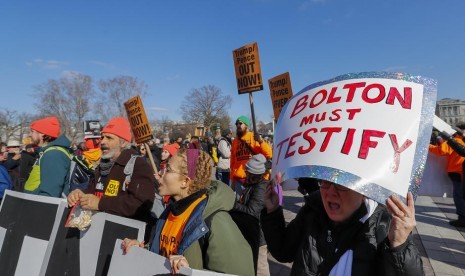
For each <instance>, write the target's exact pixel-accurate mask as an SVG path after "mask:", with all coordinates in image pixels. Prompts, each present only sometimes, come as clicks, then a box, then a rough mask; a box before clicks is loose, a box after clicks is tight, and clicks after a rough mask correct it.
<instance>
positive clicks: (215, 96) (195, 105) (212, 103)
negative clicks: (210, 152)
mask: <svg viewBox="0 0 465 276" xmlns="http://www.w3.org/2000/svg"><path fill="white" fill-rule="evenodd" d="M231 103H232V98H231V96H229V95H223V94H222V92H221V89H220V88H218V87H216V86H214V85H207V86H202V87H200V88H195V89H192V90H191V91H190V92H189V94H188V95H186V97H185V98H184V101H183V102H182V104H181V112H182V118H183V119H184V120H185V121H186V122H193V123H199V124H203V126H204V127H205V128H206V129H210V128H211V127H212V126H214V124H216V123H221V120H222V119H224V118H226V117H227V118H229V116H228V112H227V110H228V109H229V108H230V107H231ZM228 124H229V123H228Z"/></svg>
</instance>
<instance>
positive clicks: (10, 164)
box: [3, 140, 23, 191]
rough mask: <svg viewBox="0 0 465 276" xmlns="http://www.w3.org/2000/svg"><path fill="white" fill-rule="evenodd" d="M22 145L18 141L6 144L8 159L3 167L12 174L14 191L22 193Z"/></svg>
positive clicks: (10, 141)
mask: <svg viewBox="0 0 465 276" xmlns="http://www.w3.org/2000/svg"><path fill="white" fill-rule="evenodd" d="M20 147H21V145H20V143H19V141H17V140H9V141H8V143H7V144H6V149H7V152H8V155H7V156H8V158H7V159H6V160H5V162H4V163H3V165H4V166H5V168H6V169H7V170H8V173H9V174H10V178H11V182H12V183H13V190H15V191H22V190H23V187H22V186H21V177H20V171H21V170H20V164H21V150H20Z"/></svg>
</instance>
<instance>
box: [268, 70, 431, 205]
mask: <svg viewBox="0 0 465 276" xmlns="http://www.w3.org/2000/svg"><path fill="white" fill-rule="evenodd" d="M435 104H436V81H434V80H431V79H427V78H423V77H419V76H411V75H406V74H400V73H358V74H347V75H343V76H339V77H337V78H334V79H332V80H328V81H324V82H320V83H316V84H313V85H310V86H308V87H306V88H304V89H303V90H302V91H301V92H299V93H298V94H296V95H294V96H293V97H292V98H291V99H290V100H289V101H288V102H287V104H286V105H285V107H284V108H283V110H282V114H281V115H280V117H279V120H278V123H277V126H276V133H275V138H274V141H275V143H274V155H273V177H277V174H278V173H279V174H280V175H281V178H282V180H283V181H285V180H286V179H288V178H298V177H312V178H318V179H323V180H327V181H331V182H334V183H337V184H339V185H343V186H346V187H348V188H350V189H352V190H354V191H357V192H359V193H361V194H363V195H365V196H367V197H369V198H372V199H374V200H376V201H378V202H380V203H382V204H384V203H385V201H386V199H387V197H389V196H390V195H392V194H395V195H397V196H398V197H400V198H402V199H405V197H406V195H407V191H408V190H410V191H412V192H413V193H414V195H415V194H416V191H417V190H418V187H419V184H420V181H421V175H422V173H423V168H424V164H425V160H426V154H427V152H428V151H427V147H428V144H429V140H430V135H431V130H432V123H433V115H434V110H435Z"/></svg>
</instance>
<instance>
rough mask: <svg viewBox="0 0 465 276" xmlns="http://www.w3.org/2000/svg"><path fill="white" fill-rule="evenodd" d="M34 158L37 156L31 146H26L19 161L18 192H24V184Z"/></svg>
mask: <svg viewBox="0 0 465 276" xmlns="http://www.w3.org/2000/svg"><path fill="white" fill-rule="evenodd" d="M36 158H37V154H36V152H35V150H34V146H33V145H32V144H27V145H26V149H25V150H24V151H22V152H21V159H20V161H19V167H20V168H21V170H20V171H19V177H20V183H21V187H20V189H19V190H17V191H18V192H23V191H24V184H25V183H26V180H27V179H28V178H29V175H30V174H31V171H32V167H33V166H34V162H35V161H36Z"/></svg>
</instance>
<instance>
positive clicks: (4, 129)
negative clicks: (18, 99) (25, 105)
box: [0, 109, 33, 142]
mask: <svg viewBox="0 0 465 276" xmlns="http://www.w3.org/2000/svg"><path fill="white" fill-rule="evenodd" d="M32 121H33V116H32V115H30V114H28V113H25V112H23V113H21V114H18V113H17V112H16V111H13V110H9V109H4V110H1V111H0V133H2V135H1V137H0V141H5V142H7V141H9V140H18V141H19V142H21V141H22V140H23V138H24V137H26V136H27V135H28V134H29V132H28V127H29V125H30V123H31V122H32Z"/></svg>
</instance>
